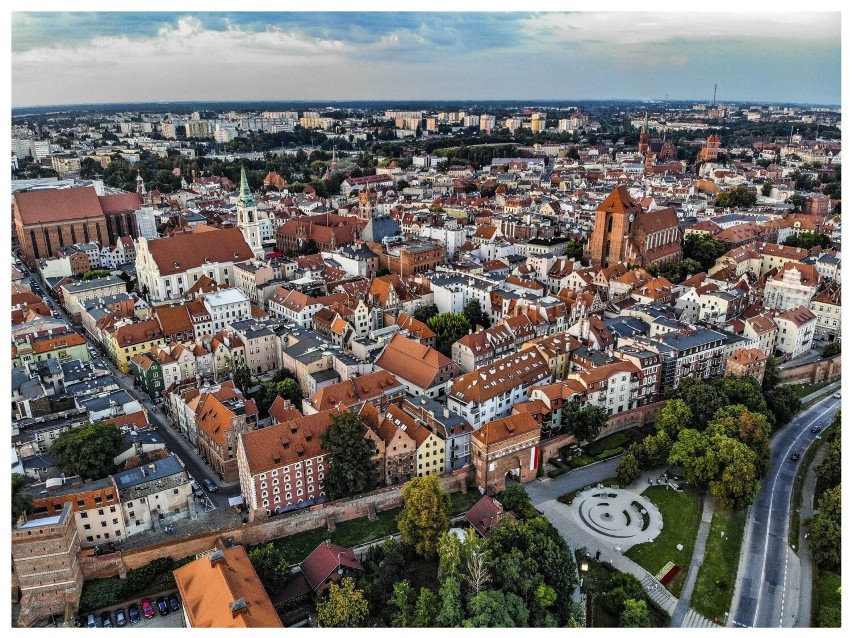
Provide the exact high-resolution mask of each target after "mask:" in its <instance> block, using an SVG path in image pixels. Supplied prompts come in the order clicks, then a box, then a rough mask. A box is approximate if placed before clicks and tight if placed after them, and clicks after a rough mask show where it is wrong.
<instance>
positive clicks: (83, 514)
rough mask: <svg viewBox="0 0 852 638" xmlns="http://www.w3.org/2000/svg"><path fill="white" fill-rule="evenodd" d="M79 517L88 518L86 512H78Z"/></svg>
mask: <svg viewBox="0 0 852 638" xmlns="http://www.w3.org/2000/svg"><path fill="white" fill-rule="evenodd" d="M80 518H89V513H88V512H80Z"/></svg>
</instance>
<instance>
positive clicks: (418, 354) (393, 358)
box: [376, 334, 455, 389]
mask: <svg viewBox="0 0 852 638" xmlns="http://www.w3.org/2000/svg"><path fill="white" fill-rule="evenodd" d="M454 365H455V364H454V363H453V362H452V360H451V359H449V358H447V357H445V356H444V355H443V354H441V353H440V352H438V351H437V350H435V349H434V348H431V347H429V346H426V345H423V344H421V343H418V342H417V341H414V340H413V339H409V338H407V337H403V336H402V335H401V334H395V335H394V336H393V338H392V339H391V340H390V341H389V342H388V344H387V345H386V346H385V348H384V350H382V354H381V355H380V356H379V358H378V359H376V366H378V367H380V368H384V369H385V370H387V371H388V372H390V373H391V374H393V375H394V376H396V377H398V378H401V379H405V380H406V381H410V382H411V383H413V384H414V385H416V386H417V387H419V388H424V389H425V388H429V387H431V386H432V384H433V383H434V381H435V377H436V376H438V373H439V372H440V370H441V368H443V367H445V366H454Z"/></svg>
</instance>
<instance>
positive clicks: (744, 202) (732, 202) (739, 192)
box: [716, 186, 757, 208]
mask: <svg viewBox="0 0 852 638" xmlns="http://www.w3.org/2000/svg"><path fill="white" fill-rule="evenodd" d="M756 202H757V193H755V192H754V191H751V190H749V189H748V188H746V187H745V186H737V187H736V188H735V189H733V190H730V191H722V192H721V193H719V194H718V195H717V196H716V205H717V206H721V207H722V208H734V207H737V208H748V207H749V206H754V204H755V203H756Z"/></svg>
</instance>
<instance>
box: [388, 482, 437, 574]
mask: <svg viewBox="0 0 852 638" xmlns="http://www.w3.org/2000/svg"><path fill="white" fill-rule="evenodd" d="M402 499H403V501H404V502H405V506H404V508H403V510H402V512H401V513H400V515H399V520H398V522H397V525H398V527H399V532H400V535H401V539H402V542H403V543H405V544H406V545H411V546H412V547H414V551H416V552H417V553H418V554H420V555H421V556H423V557H425V558H431V557H433V556H435V555H436V554H437V552H438V545H439V543H440V541H441V539H442V538H443V536H444V535H446V533H447V530H449V529H450V518H449V514H450V495H449V494H447V493H446V492H444V489H443V488H442V487H441V481H440V479H439V478H438V477H437V476H436V475H434V474H433V475H430V476H418V477H416V478H413V479H411V480H410V481H408V482H407V483H406V484H405V486H404V487H403V488H402Z"/></svg>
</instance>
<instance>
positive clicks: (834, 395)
mask: <svg viewBox="0 0 852 638" xmlns="http://www.w3.org/2000/svg"><path fill="white" fill-rule="evenodd" d="M831 396H833V397H834V398H835V399H839V398H840V390H838V391H837V392H835V393H834V394H832V395H831Z"/></svg>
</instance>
